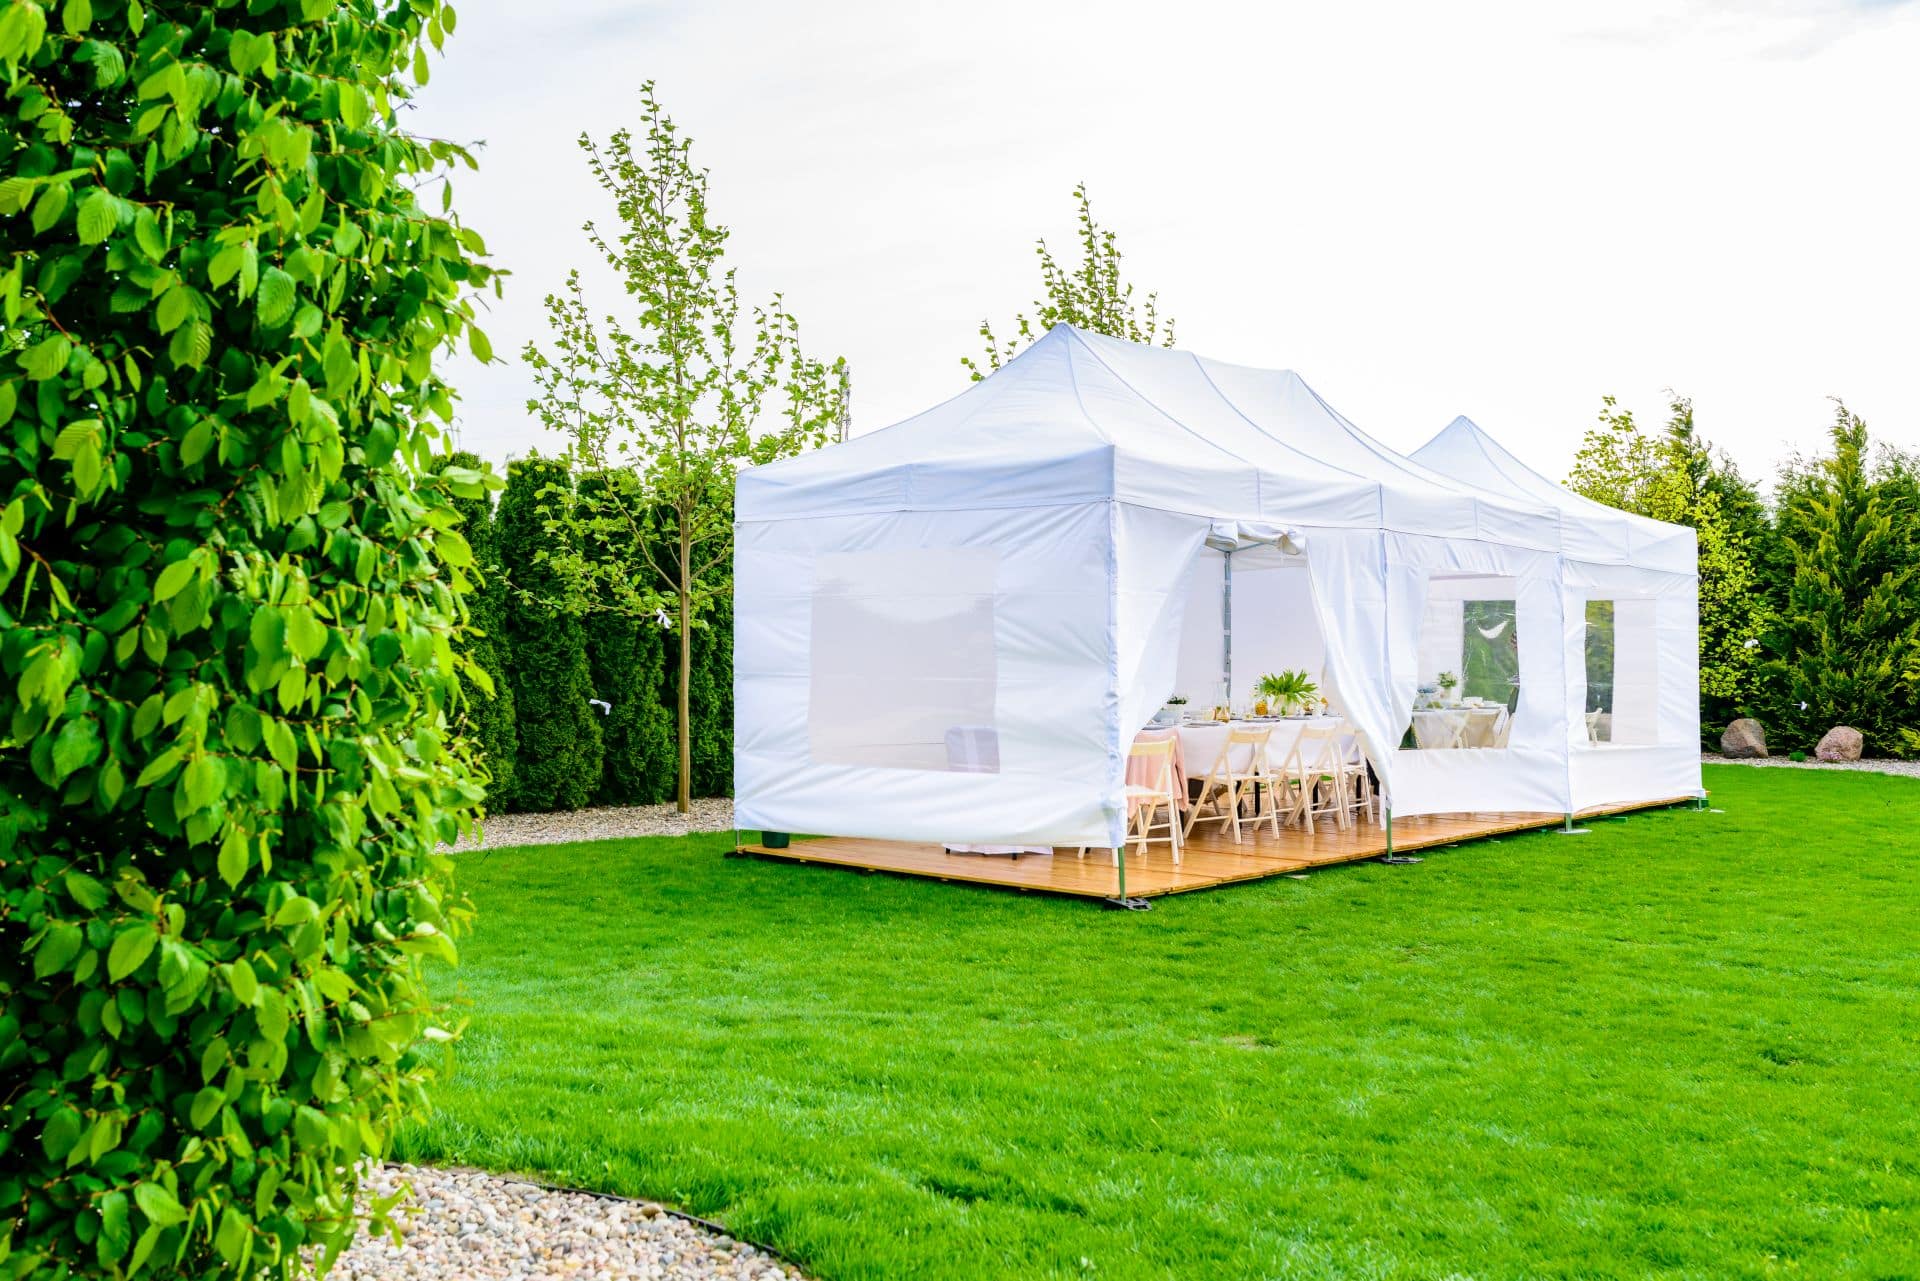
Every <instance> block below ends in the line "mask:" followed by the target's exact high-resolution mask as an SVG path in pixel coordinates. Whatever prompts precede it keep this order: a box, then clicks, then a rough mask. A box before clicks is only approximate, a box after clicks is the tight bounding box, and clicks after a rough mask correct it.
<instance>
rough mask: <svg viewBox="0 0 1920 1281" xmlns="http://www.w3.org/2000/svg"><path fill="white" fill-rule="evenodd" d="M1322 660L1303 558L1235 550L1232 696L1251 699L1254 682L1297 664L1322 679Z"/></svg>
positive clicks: (1235, 699) (1324, 655) (1310, 577)
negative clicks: (1289, 558)
mask: <svg viewBox="0 0 1920 1281" xmlns="http://www.w3.org/2000/svg"><path fill="white" fill-rule="evenodd" d="M1326 666H1327V647H1326V645H1325V643H1324V642H1323V641H1322V640H1321V638H1320V620H1319V618H1318V616H1317V615H1316V613H1315V611H1314V607H1313V574H1312V571H1311V570H1309V569H1308V568H1307V563H1306V561H1304V560H1298V559H1296V560H1293V561H1291V562H1287V561H1282V560H1280V558H1279V557H1278V556H1277V554H1274V553H1271V552H1270V551H1269V550H1268V549H1259V550H1255V551H1245V552H1235V553H1234V556H1233V683H1234V690H1233V698H1232V701H1233V702H1234V703H1236V704H1240V703H1250V702H1252V700H1253V686H1254V682H1256V681H1258V680H1259V679H1260V678H1261V677H1262V676H1263V675H1265V674H1266V673H1268V672H1279V671H1285V670H1287V669H1290V668H1300V669H1303V670H1304V671H1306V672H1307V673H1308V674H1309V675H1311V676H1312V677H1313V680H1314V682H1315V683H1316V684H1323V683H1324V677H1325V673H1326Z"/></svg>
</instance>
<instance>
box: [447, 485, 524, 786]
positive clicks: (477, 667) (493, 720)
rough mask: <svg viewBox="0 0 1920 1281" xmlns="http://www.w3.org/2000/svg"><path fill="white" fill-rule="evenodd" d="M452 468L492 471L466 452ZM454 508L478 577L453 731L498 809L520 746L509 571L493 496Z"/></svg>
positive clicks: (463, 642) (463, 641)
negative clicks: (511, 675) (475, 760)
mask: <svg viewBox="0 0 1920 1281" xmlns="http://www.w3.org/2000/svg"><path fill="white" fill-rule="evenodd" d="M447 467H459V468H465V469H467V470H469V471H473V472H483V471H486V470H488V468H487V464H486V463H485V462H484V461H483V460H482V459H481V458H480V456H479V455H478V454H473V453H468V452H466V451H461V452H458V453H454V454H449V455H448V456H447V457H446V459H445V460H444V461H443V462H442V463H441V464H440V467H439V468H438V469H437V470H440V469H444V468H447ZM494 483H495V484H498V483H499V482H497V481H495V482H494ZM453 506H454V510H455V511H457V512H459V513H460V532H461V533H462V534H464V535H465V536H466V539H467V545H468V546H469V547H471V548H472V549H473V563H474V567H475V569H476V571H477V573H478V577H479V582H478V583H477V584H476V585H475V587H474V590H473V592H472V593H471V594H470V595H469V596H468V597H467V619H468V624H469V625H468V627H467V628H466V629H465V631H464V632H463V633H462V635H461V638H460V640H459V641H458V642H456V649H457V650H458V651H459V652H460V653H461V654H462V655H463V656H464V657H465V658H466V659H467V661H468V663H469V664H471V668H470V671H471V672H472V673H473V674H472V675H470V676H468V677H467V678H466V679H464V680H462V682H461V687H462V690H463V692H464V693H465V702H464V705H463V706H462V707H461V709H460V711H459V713H458V714H457V715H456V717H455V720H454V725H455V728H457V729H458V730H459V731H460V732H461V733H462V734H463V735H465V736H466V737H467V738H468V739H469V740H470V741H471V742H472V744H473V748H474V752H475V754H476V755H477V756H478V757H479V759H480V761H481V763H482V764H484V765H485V766H486V767H487V794H488V795H489V796H490V797H493V798H496V803H504V801H505V799H506V798H507V797H508V796H509V795H511V794H512V792H513V768H514V761H515V759H516V756H517V753H518V744H519V734H518V732H517V730H516V728H515V725H514V709H513V686H512V683H511V682H510V681H508V679H507V663H506V645H507V641H506V634H505V632H504V631H503V630H502V629H503V628H504V627H505V626H506V619H507V576H506V566H505V565H504V564H502V563H501V560H500V535H499V530H498V529H497V528H496V526H495V524H494V517H493V499H492V497H491V495H488V494H480V495H477V496H475V497H473V498H456V499H454V502H453Z"/></svg>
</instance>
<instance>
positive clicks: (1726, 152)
mask: <svg viewBox="0 0 1920 1281" xmlns="http://www.w3.org/2000/svg"><path fill="white" fill-rule="evenodd" d="M457 8H458V14H459V21H458V27H457V31H456V33H455V35H454V36H453V38H452V39H450V40H449V41H448V43H447V48H446V56H445V57H444V59H440V60H436V62H435V63H434V70H433V76H432V80H431V83H430V84H429V85H428V86H427V88H426V89H424V90H423V91H422V92H421V94H420V96H419V99H418V102H417V107H416V110H415V111H414V113H413V116H412V119H411V121H410V127H412V128H414V129H416V130H417V131H420V132H424V133H428V134H433V135H436V136H440V137H446V138H450V139H453V140H456V141H461V142H466V143H472V144H479V153H478V154H479V157H480V162H481V167H480V170H479V172H478V173H474V174H463V175H461V176H460V177H459V178H458V179H457V180H456V183H455V202H456V207H457V209H458V211H459V213H460V216H461V217H462V219H463V220H464V221H465V222H467V223H468V224H469V225H471V226H473V227H475V228H477V229H478V230H479V231H480V232H481V233H482V234H483V235H484V236H485V237H486V240H487V243H488V249H489V251H490V253H491V255H492V257H493V259H494V261H495V263H496V265H498V266H500V267H503V268H505V269H506V270H507V271H508V272H510V273H511V274H510V275H509V276H508V278H507V280H506V295H505V298H504V299H502V300H489V307H490V309H491V311H490V314H489V316H488V317H487V319H486V321H485V328H486V329H487V331H488V334H489V335H490V337H491V338H492V340H493V347H494V349H495V351H496V352H497V353H499V355H500V359H499V360H497V361H496V363H494V364H493V365H491V366H487V367H480V366H478V365H477V364H475V363H474V362H472V361H471V360H470V359H468V358H464V357H463V358H461V359H460V360H459V361H458V362H456V364H455V365H454V367H453V368H452V370H451V377H452V378H453V381H454V382H455V385H456V386H457V387H458V388H459V389H460V391H461V393H462V396H463V407H462V410H461V417H460V423H459V431H460V439H461V443H462V444H463V445H465V446H466V447H467V448H471V449H474V450H477V451H478V452H480V453H482V454H483V455H486V456H488V457H490V458H493V459H494V460H496V461H504V460H505V459H507V458H509V457H514V456H521V455H524V454H527V453H529V452H533V451H535V450H546V451H549V452H551V451H553V450H555V449H556V448H557V447H558V446H559V445H560V444H561V443H562V442H561V441H560V439H559V438H558V437H556V436H554V435H552V434H550V433H548V432H546V431H544V430H543V429H542V428H541V427H540V425H539V423H538V422H537V420H535V419H534V418H533V417H532V416H531V415H529V414H528V413H527V411H526V408H525V401H526V398H527V396H528V394H529V392H530V389H531V382H530V379H529V378H528V376H527V372H526V369H525V366H524V365H523V364H522V362H521V361H520V359H519V352H520V350H521V349H522V348H523V347H524V345H525V344H526V343H527V342H528V341H530V340H541V339H543V338H544V336H545V332H546V331H545V325H546V322H545V317H544V314H543V311H542V306H541V300H542V297H543V296H544V295H545V294H546V293H547V292H549V291H551V290H553V289H556V288H558V287H560V286H561V285H562V284H563V282H564V281H565V278H566V273H567V270H568V268H569V267H574V266H578V267H581V268H583V269H586V268H590V267H591V265H592V261H591V251H590V250H589V248H588V247H587V245H586V242H585V240H584V238H583V236H582V234H581V231H580V228H581V225H582V224H583V223H584V222H586V221H588V220H589V219H598V220H602V221H605V220H607V219H608V217H609V215H610V213H611V210H610V207H609V206H608V204H607V202H606V201H605V200H604V199H603V198H602V196H601V193H600V192H599V191H598V189H597V188H596V187H595V186H594V184H593V182H592V179H591V177H590V176H589V175H588V173H587V171H586V168H585V165H584V163H583V162H582V159H581V155H580V152H579V149H578V147H577V144H576V141H575V140H576V139H577V138H578V136H579V135H580V134H581V133H582V132H583V131H584V132H587V133H590V134H592V135H594V136H596V137H605V136H606V135H607V134H609V133H611V132H612V131H613V130H614V129H616V128H619V127H621V126H622V125H631V124H633V123H634V122H635V121H637V119H638V118H639V85H640V84H641V82H642V81H643V80H646V79H648V78H651V79H653V80H654V81H655V82H656V84H657V92H658V94H659V96H660V98H661V100H662V102H663V103H664V105H665V106H666V108H667V110H668V111H669V112H670V114H672V116H673V117H674V118H675V120H676V122H677V123H678V124H679V125H680V126H681V128H682V129H683V130H684V131H685V132H686V133H687V134H689V135H691V136H692V137H693V139H694V140H695V143H694V157H695V159H696V161H698V162H699V163H701V164H703V165H705V166H706V167H707V168H708V169H709V170H710V171H711V175H712V179H711V184H712V185H711V193H710V194H711V204H712V210H713V214H714V216H715V217H716V218H717V219H718V220H719V221H721V222H723V223H725V224H726V225H727V226H729V227H730V228H731V229H732V238H731V240H730V241H729V260H730V261H731V262H732V263H733V264H734V265H735V266H736V267H737V268H738V270H739V278H740V283H741V287H742V289H743V291H744V292H745V294H746V295H747V297H748V298H750V299H754V298H759V297H762V296H764V295H767V294H770V293H772V292H773V291H775V290H778V291H780V292H781V293H783V294H784V296H785V298H786V302H787V305H788V306H789V308H790V309H791V310H792V311H793V312H794V313H795V314H796V315H797V316H798V317H799V318H800V321H801V324H802V331H803V337H804V340H805V344H806V346H807V348H808V349H809V350H810V351H811V353H813V354H815V355H819V356H823V357H828V358H831V357H832V356H835V355H841V356H845V357H846V358H847V360H848V362H849V364H850V365H851V367H852V371H853V387H854V397H853V419H854V427H853V429H854V431H855V433H856V434H857V433H860V432H864V431H870V430H874V429H877V428H880V427H884V426H887V425H888V424H891V423H893V422H896V421H898V420H900V419H902V418H905V417H908V416H909V415H911V414H914V413H916V412H918V411H920V410H922V409H924V408H926V407H928V406H930V405H932V404H934V403H936V402H938V401H940V400H944V399H946V398H947V397H949V396H951V395H952V394H954V393H955V392H957V391H959V390H961V389H962V388H963V387H964V386H965V383H966V378H967V374H966V371H965V370H964V369H963V368H962V367H961V365H960V357H961V356H962V355H964V354H972V353H975V352H976V351H977V350H978V347H979V340H978V338H977V336H976V330H977V329H978V327H979V325H980V322H981V321H982V320H983V319H992V320H994V321H995V322H996V323H1004V322H1005V321H1007V320H1009V319H1010V318H1011V316H1012V315H1013V314H1014V313H1015V312H1016V311H1020V310H1030V309H1031V302H1032V300H1033V299H1034V297H1035V295H1036V293H1037V292H1038V275H1039V273H1038V266H1037V261H1036V259H1035V256H1034V253H1033V245H1034V241H1035V240H1036V238H1038V237H1041V236H1045V237H1046V238H1048V240H1049V241H1050V243H1052V244H1053V245H1054V246H1055V247H1056V248H1057V249H1061V250H1066V249H1069V248H1070V247H1071V237H1072V233H1073V215H1074V204H1073V196H1072V191H1073V186H1074V184H1075V183H1076V182H1080V181H1085V182H1086V183H1087V184H1088V185H1089V188H1090V189H1091V192H1092V196H1093V203H1094V210H1095V214H1096V216H1097V217H1098V218H1099V219H1100V220H1101V221H1102V222H1103V223H1105V224H1107V225H1108V226H1110V227H1112V228H1113V229H1114V230H1115V231H1117V232H1118V233H1119V236H1120V245H1121V249H1122V251H1123V253H1124V254H1125V268H1126V271H1127V273H1128V275H1129V278H1131V279H1132V280H1134V281H1135V282H1136V283H1137V284H1138V286H1139V287H1140V289H1141V290H1142V291H1144V290H1149V289H1150V290H1154V291H1157V292H1158V294H1159V297H1160V305H1161V309H1162V311H1163V313H1165V314H1168V315H1171V316H1172V317H1174V318H1175V319H1176V320H1177V322H1178V337H1179V345H1180V346H1181V347H1184V348H1187V349H1190V350H1192V351H1196V352H1199V353H1202V354H1205V355H1208V356H1213V357H1217V358H1220V359H1223V360H1231V361H1236V362H1239V363H1243V364H1249V365H1259V366H1265V367H1271V368H1289V369H1293V370H1295V371H1297V372H1298V373H1299V374H1300V375H1301V376H1302V377H1303V378H1305V379H1306V380H1307V382H1309V383H1310V384H1312V385H1313V387H1314V388H1315V389H1316V390H1317V391H1319V393H1320V394H1321V395H1322V396H1323V397H1325V398H1326V399H1327V400H1328V401H1329V402H1330V403H1332V404H1333V405H1334V406H1335V407H1337V408H1338V409H1340V410H1341V411H1342V412H1343V413H1345V414H1346V415H1347V416H1348V417H1349V418H1351V419H1353V420H1354V421H1355V422H1356V423H1358V424H1359V425H1360V426H1361V427H1362V428H1364V429H1365V430H1367V431H1369V432H1370V433H1372V434H1373V435H1375V436H1376V437H1378V438H1380V439H1381V440H1383V441H1385V442H1386V443H1387V444H1389V445H1391V446H1393V447H1395V448H1399V449H1402V450H1412V449H1414V448H1416V447H1417V446H1418V445H1419V444H1420V443H1421V442H1423V441H1424V440H1426V439H1427V438H1428V437H1429V436H1431V435H1432V434H1433V433H1434V432H1436V431H1438V430H1439V429H1440V428H1441V427H1443V426H1444V425H1445V424H1446V423H1447V422H1448V421H1449V420H1450V419H1451V418H1452V417H1453V416H1454V415H1455V414H1461V413H1464V414H1467V415H1468V416H1470V417H1472V418H1474V419H1475V420H1476V421H1477V422H1479V423H1480V425H1481V426H1482V427H1484V428H1486V429H1487V430H1488V431H1490V432H1491V433H1493V434H1494V435H1495V436H1497V437H1498V438H1500V439H1501V440H1502V441H1503V442H1505V443H1506V444H1507V445H1508V446H1509V447H1510V448H1512V449H1513V450H1514V452H1516V453H1517V454H1519V455H1520V456H1521V457H1522V458H1524V459H1525V460H1527V461H1528V462H1530V463H1531V464H1533V465H1534V466H1535V467H1536V468H1538V469H1539V470H1541V471H1542V472H1544V473H1546V474H1547V475H1550V476H1553V477H1555V478H1556V479H1558V478H1561V477H1563V476H1564V475H1565V474H1566V470H1567V467H1568V465H1569V464H1570V462H1571V461H1572V458H1573V455H1574V451H1575V450H1576V449H1577V448H1578V445H1579V441H1580V437H1581V434H1582V432H1583V431H1584V430H1585V429H1586V428H1587V427H1588V426H1590V425H1591V424H1592V423H1593V421H1594V419H1595V416H1596V414H1597V412H1598V410H1599V408H1600V403H1601V397H1602V395H1604V394H1611V395H1614V396H1617V397H1618V398H1619V400H1620V402H1621V403H1622V405H1623V406H1625V407H1627V408H1629V409H1632V410H1633V411H1634V412H1635V414H1636V416H1637V417H1638V418H1640V419H1641V421H1643V422H1645V423H1649V424H1652V423H1657V422H1658V421H1660V420H1662V419H1663V417H1664V414H1665V409H1666V403H1667V391H1668V389H1672V390H1673V391H1675V392H1678V393H1680V394H1683V395H1687V396H1690V397H1691V398H1692V399H1693V401H1694V405H1695V411H1696V416H1697V422H1698V425H1699V428H1700V430H1701V432H1702V433H1703V434H1704V435H1705V436H1706V437H1707V438H1708V439H1710V440H1711V441H1713V442H1714V443H1715V444H1717V445H1720V446H1722V447H1724V448H1725V449H1726V450H1727V451H1728V452H1729V453H1731V455H1732V456H1733V457H1734V459H1735V461H1736V462H1737V463H1738V464H1739V465H1740V466H1741V467H1742V469H1743V470H1744V471H1746V472H1747V474H1748V475H1749V476H1752V477H1754V478H1756V479H1762V480H1764V479H1765V478H1766V477H1768V476H1770V475H1771V474H1772V472H1773V470H1774V468H1775V467H1776V466H1777V465H1778V463H1779V462H1780V461H1781V460H1782V459H1784V458H1786V457H1787V456H1789V455H1791V454H1793V453H1795V452H1796V451H1801V452H1809V451H1814V450H1817V449H1818V448H1819V447H1820V446H1821V445H1822V443H1823V441H1824V438H1825V429H1826V426H1827V424H1828V423H1829V422H1830V421H1831V419H1832V416H1833V406H1832V404H1831V402H1830V401H1829V399H1828V398H1829V397H1833V396H1840V397H1844V398H1845V400H1846V402H1847V403H1848V405H1849V406H1850V407H1851V408H1853V409H1854V410H1855V411H1856V412H1858V413H1860V414H1861V415H1862V416H1864V417H1865V418H1866V419H1867V421H1868V424H1869V426H1870V428H1871V429H1872V430H1873V432H1874V434H1875V436H1876V437H1877V438H1879V439H1882V440H1885V441H1888V442H1890V443H1893V444H1896V445H1899V446H1901V447H1903V448H1908V449H1916V448H1920V378H1916V377H1914V363H1915V356H1916V351H1917V349H1920V343H1917V342H1916V340H1917V339H1920V220H1917V219H1916V217H1915V214H1916V195H1920V182H1917V181H1916V177H1915V165H1914V157H1915V148H1914V134H1915V124H1916V121H1920V110H1917V108H1920V76H1917V75H1915V74H1914V73H1913V68H1914V67H1915V66H1920V0H1721V2H1719V3H1708V2H1706V0H1672V2H1670V3H1664V4H1656V3H1650V2H1648V0H1608V2H1606V3H1572V2H1568V0H1546V2H1543V0H1520V2H1515V3H1495V2H1485V3H1482V2H1478V0H1463V2H1459V3H1448V4H1434V3H1431V0H1419V2H1413V3H1367V4H1329V3H1325V2H1324V0H1314V2H1312V3H1293V2H1290V0H1282V2H1277V3H1272V2H1270V3H1248V4H1244V5H1229V4H1209V3H1188V4H1184V5H1168V4H1164V3H1157V4H1145V5H1139V4H1131V3H1112V2H1106V3H1080V2H1078V0H1075V2H1072V3H1067V2H1061V0H1050V2H1048V3H1033V2H1032V0H1028V3H1025V4H1014V3H1004V2H1001V0H974V2H973V3H969V4H967V5H965V6H955V5H951V4H931V3H918V2H916V0H845V2H836V3H834V4H830V5H817V4H816V5H793V4H788V3H776V2H761V0H741V2H718V3H716V2H711V0H710V2H709V3H706V4H692V3H634V2H631V0H629V2H627V3H607V2H605V0H565V2H564V3H556V4H552V5H545V6H533V5H527V4H525V3H507V0H465V2H464V3H458V4H457ZM586 275H587V279H588V282H589V301H590V303H592V304H593V305H594V306H595V309H596V310H602V309H605V308H615V309H617V308H618V307H619V306H620V302H621V300H620V297H619V291H618V287H617V284H615V283H614V282H613V281H611V280H610V279H608V278H606V277H605V276H604V275H602V274H601V273H599V272H596V271H591V270H588V271H587V272H586Z"/></svg>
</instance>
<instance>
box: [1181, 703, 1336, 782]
mask: <svg viewBox="0 0 1920 1281" xmlns="http://www.w3.org/2000/svg"><path fill="white" fill-rule="evenodd" d="M1343 724H1345V721H1344V720H1343V719H1342V718H1341V717H1338V716H1275V717H1268V718H1261V719H1256V720H1235V721H1193V722H1190V723H1188V724H1185V725H1182V726H1180V728H1179V731H1178V732H1179V735H1180V747H1181V753H1182V755H1184V756H1185V757H1186V771H1187V777H1188V778H1201V779H1204V778H1205V777H1206V776H1207V774H1208V772H1209V771H1211V770H1212V769H1213V765H1214V762H1215V761H1217V760H1218V759H1219V758H1220V751H1221V749H1222V748H1224V747H1225V746H1226V745H1227V734H1228V733H1229V732H1230V731H1232V730H1236V729H1256V730H1257V729H1270V730H1272V731H1273V736H1272V737H1271V738H1269V739H1268V740H1267V763H1268V764H1269V765H1271V766H1273V767H1274V768H1276V769H1277V768H1279V767H1280V766H1281V765H1284V764H1286V760H1287V756H1288V755H1289V754H1290V753H1291V752H1292V751H1293V745H1294V744H1295V743H1297V742H1298V741H1299V740H1300V735H1301V733H1302V731H1304V730H1305V729H1307V727H1308V726H1337V725H1343ZM1352 742H1353V735H1352V734H1351V733H1348V734H1346V735H1344V736H1343V737H1342V739H1341V746H1342V747H1349V748H1350V747H1351V746H1352ZM1252 753H1253V749H1252V748H1251V747H1248V748H1243V749H1240V751H1239V752H1237V753H1236V754H1235V755H1234V756H1233V757H1231V758H1230V764H1231V765H1232V766H1233V768H1234V770H1235V771H1236V772H1244V771H1245V770H1246V769H1247V768H1248V767H1249V766H1250V765H1252V764H1253V761H1252Z"/></svg>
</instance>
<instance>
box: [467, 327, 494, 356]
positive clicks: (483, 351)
mask: <svg viewBox="0 0 1920 1281" xmlns="http://www.w3.org/2000/svg"><path fill="white" fill-rule="evenodd" d="M467 349H468V350H469V351H471V352H473V358H474V359H475V360H477V361H479V362H480V363H481V364H483V365H490V364H492V363H493V344H492V343H491V342H489V341H488V340H487V335H486V334H485V333H484V332H482V331H481V329H480V326H478V325H475V324H469V325H468V326H467Z"/></svg>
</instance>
